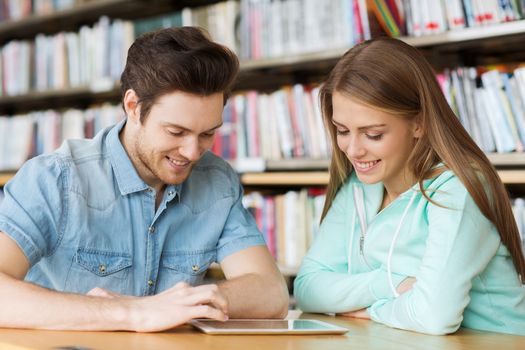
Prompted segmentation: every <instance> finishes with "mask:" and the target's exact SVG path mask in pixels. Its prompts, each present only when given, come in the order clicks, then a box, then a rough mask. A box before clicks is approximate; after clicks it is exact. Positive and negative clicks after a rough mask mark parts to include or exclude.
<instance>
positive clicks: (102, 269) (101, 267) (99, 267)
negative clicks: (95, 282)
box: [98, 264, 106, 273]
mask: <svg viewBox="0 0 525 350" xmlns="http://www.w3.org/2000/svg"><path fill="white" fill-rule="evenodd" d="M98 270H99V271H100V272H102V273H104V272H106V265H104V264H100V265H99V266H98Z"/></svg>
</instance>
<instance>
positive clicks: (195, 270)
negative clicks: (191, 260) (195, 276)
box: [191, 265, 199, 272]
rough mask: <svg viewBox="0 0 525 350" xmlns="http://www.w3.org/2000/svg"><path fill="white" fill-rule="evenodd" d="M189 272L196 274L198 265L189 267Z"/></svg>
mask: <svg viewBox="0 0 525 350" xmlns="http://www.w3.org/2000/svg"><path fill="white" fill-rule="evenodd" d="M191 270H192V271H193V272H197V271H199V265H193V266H192V267H191Z"/></svg>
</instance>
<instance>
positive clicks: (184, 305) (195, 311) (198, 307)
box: [88, 282, 228, 332]
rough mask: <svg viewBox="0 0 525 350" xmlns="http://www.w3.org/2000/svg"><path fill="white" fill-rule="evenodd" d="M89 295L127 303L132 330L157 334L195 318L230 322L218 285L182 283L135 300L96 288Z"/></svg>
mask: <svg viewBox="0 0 525 350" xmlns="http://www.w3.org/2000/svg"><path fill="white" fill-rule="evenodd" d="M88 295H90V296H95V297H102V298H109V299H113V300H115V301H120V302H121V303H125V304H126V306H127V309H128V311H129V314H130V319H129V321H130V324H129V326H128V327H126V328H128V329H130V330H133V331H137V332H156V331H162V330H165V329H170V328H174V327H176V326H179V325H181V324H184V323H186V322H188V321H190V320H192V319H195V318H211V319H214V320H218V321H226V320H227V319H228V302H227V300H226V298H225V297H224V295H223V294H222V293H221V292H220V291H219V288H218V287H217V286H216V285H215V284H208V285H202V286H198V287H191V286H190V285H188V284H187V283H184V282H180V283H177V284H176V285H175V286H174V287H172V288H170V289H168V290H165V291H164V292H162V293H159V294H157V295H153V296H147V297H132V296H126V295H121V294H118V293H114V292H111V291H108V290H105V289H102V288H94V289H92V290H90V291H89V292H88Z"/></svg>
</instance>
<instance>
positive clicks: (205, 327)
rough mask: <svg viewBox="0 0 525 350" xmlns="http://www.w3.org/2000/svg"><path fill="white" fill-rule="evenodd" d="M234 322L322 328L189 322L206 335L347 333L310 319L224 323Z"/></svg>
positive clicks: (247, 320) (243, 320) (199, 320)
mask: <svg viewBox="0 0 525 350" xmlns="http://www.w3.org/2000/svg"><path fill="white" fill-rule="evenodd" d="M229 321H235V322H244V323H247V324H249V323H250V322H257V321H263V322H283V321H307V322H312V323H315V324H317V325H319V326H320V327H322V328H313V329H282V328H277V329H275V328H215V327H213V326H211V325H210V324H209V322H217V321H215V320H211V319H196V320H192V321H190V322H189V324H191V325H192V326H194V327H195V328H197V329H199V330H200V331H202V332H204V333H206V334H224V335H227V334H268V335H272V334H273V335H277V334H282V335H287V334H303V335H304V334H312V335H314V334H344V333H346V332H348V329H347V328H344V327H340V326H338V325H335V324H332V323H328V322H325V321H319V320H312V319H297V320H276V319H231V320H228V321H225V322H229Z"/></svg>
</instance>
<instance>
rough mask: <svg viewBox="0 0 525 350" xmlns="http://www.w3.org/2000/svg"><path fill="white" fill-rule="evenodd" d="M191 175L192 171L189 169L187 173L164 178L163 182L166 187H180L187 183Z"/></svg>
mask: <svg viewBox="0 0 525 350" xmlns="http://www.w3.org/2000/svg"><path fill="white" fill-rule="evenodd" d="M190 174H191V169H188V170H187V171H184V172H180V173H177V174H176V175H173V174H170V175H169V176H163V177H162V178H161V180H162V182H164V183H165V184H166V185H178V184H181V183H183V182H184V181H186V179H187V178H188V177H189V176H190Z"/></svg>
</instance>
